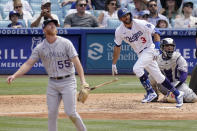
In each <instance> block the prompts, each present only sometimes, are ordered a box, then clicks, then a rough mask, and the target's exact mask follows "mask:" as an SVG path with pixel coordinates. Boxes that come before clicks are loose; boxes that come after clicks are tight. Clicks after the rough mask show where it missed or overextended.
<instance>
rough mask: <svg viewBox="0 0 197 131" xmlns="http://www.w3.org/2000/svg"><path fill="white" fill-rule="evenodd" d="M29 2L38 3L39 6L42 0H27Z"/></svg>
mask: <svg viewBox="0 0 197 131" xmlns="http://www.w3.org/2000/svg"><path fill="white" fill-rule="evenodd" d="M29 3H30V4H32V3H39V4H40V6H41V3H42V0H29Z"/></svg>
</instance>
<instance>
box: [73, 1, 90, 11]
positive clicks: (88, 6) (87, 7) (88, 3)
mask: <svg viewBox="0 0 197 131" xmlns="http://www.w3.org/2000/svg"><path fill="white" fill-rule="evenodd" d="M86 2H87V6H86V10H92V9H93V8H92V4H91V0H86ZM71 9H76V2H73V3H72V5H71Z"/></svg>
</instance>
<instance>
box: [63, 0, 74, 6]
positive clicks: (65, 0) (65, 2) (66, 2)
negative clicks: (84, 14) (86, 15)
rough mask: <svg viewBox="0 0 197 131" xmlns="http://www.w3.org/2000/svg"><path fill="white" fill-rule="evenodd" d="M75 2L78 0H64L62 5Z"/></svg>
mask: <svg viewBox="0 0 197 131" xmlns="http://www.w3.org/2000/svg"><path fill="white" fill-rule="evenodd" d="M74 2H76V0H64V1H62V3H61V6H62V7H64V6H66V5H68V4H72V3H74Z"/></svg>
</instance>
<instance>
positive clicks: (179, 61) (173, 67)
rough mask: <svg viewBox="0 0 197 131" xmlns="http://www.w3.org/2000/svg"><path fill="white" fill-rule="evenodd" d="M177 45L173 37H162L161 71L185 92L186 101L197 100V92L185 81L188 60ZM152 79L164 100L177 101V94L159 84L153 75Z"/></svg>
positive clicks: (159, 58) (152, 83) (159, 61)
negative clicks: (177, 50)
mask: <svg viewBox="0 0 197 131" xmlns="http://www.w3.org/2000/svg"><path fill="white" fill-rule="evenodd" d="M175 47H176V45H175V42H174V40H173V39H172V38H165V39H162V40H161V45H160V50H161V51H162V54H160V55H159V57H158V59H157V63H158V65H159V68H160V70H161V72H162V73H163V74H164V75H165V76H166V77H167V78H168V79H169V80H170V82H171V84H172V85H174V87H175V88H176V89H178V90H179V91H182V92H184V97H183V100H184V102H196V101H197V96H196V94H195V93H194V92H193V90H192V89H190V88H189V87H188V85H187V84H186V83H185V81H186V79H187V73H188V65H187V62H186V60H185V59H184V58H183V57H182V56H181V54H180V53H179V52H176V51H175ZM150 81H151V85H152V86H153V87H154V89H156V90H159V92H161V93H162V94H163V95H164V99H163V101H164V102H176V100H175V96H174V95H173V94H172V93H170V92H169V90H168V89H166V88H164V87H163V85H161V84H157V83H156V81H155V80H154V79H153V77H152V76H150ZM157 93H158V92H157ZM158 95H159V94H158Z"/></svg>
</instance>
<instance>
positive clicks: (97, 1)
mask: <svg viewBox="0 0 197 131" xmlns="http://www.w3.org/2000/svg"><path fill="white" fill-rule="evenodd" d="M105 1H106V0H91V3H92V6H93V8H94V9H95V10H105ZM118 8H120V2H119V0H118Z"/></svg>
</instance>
